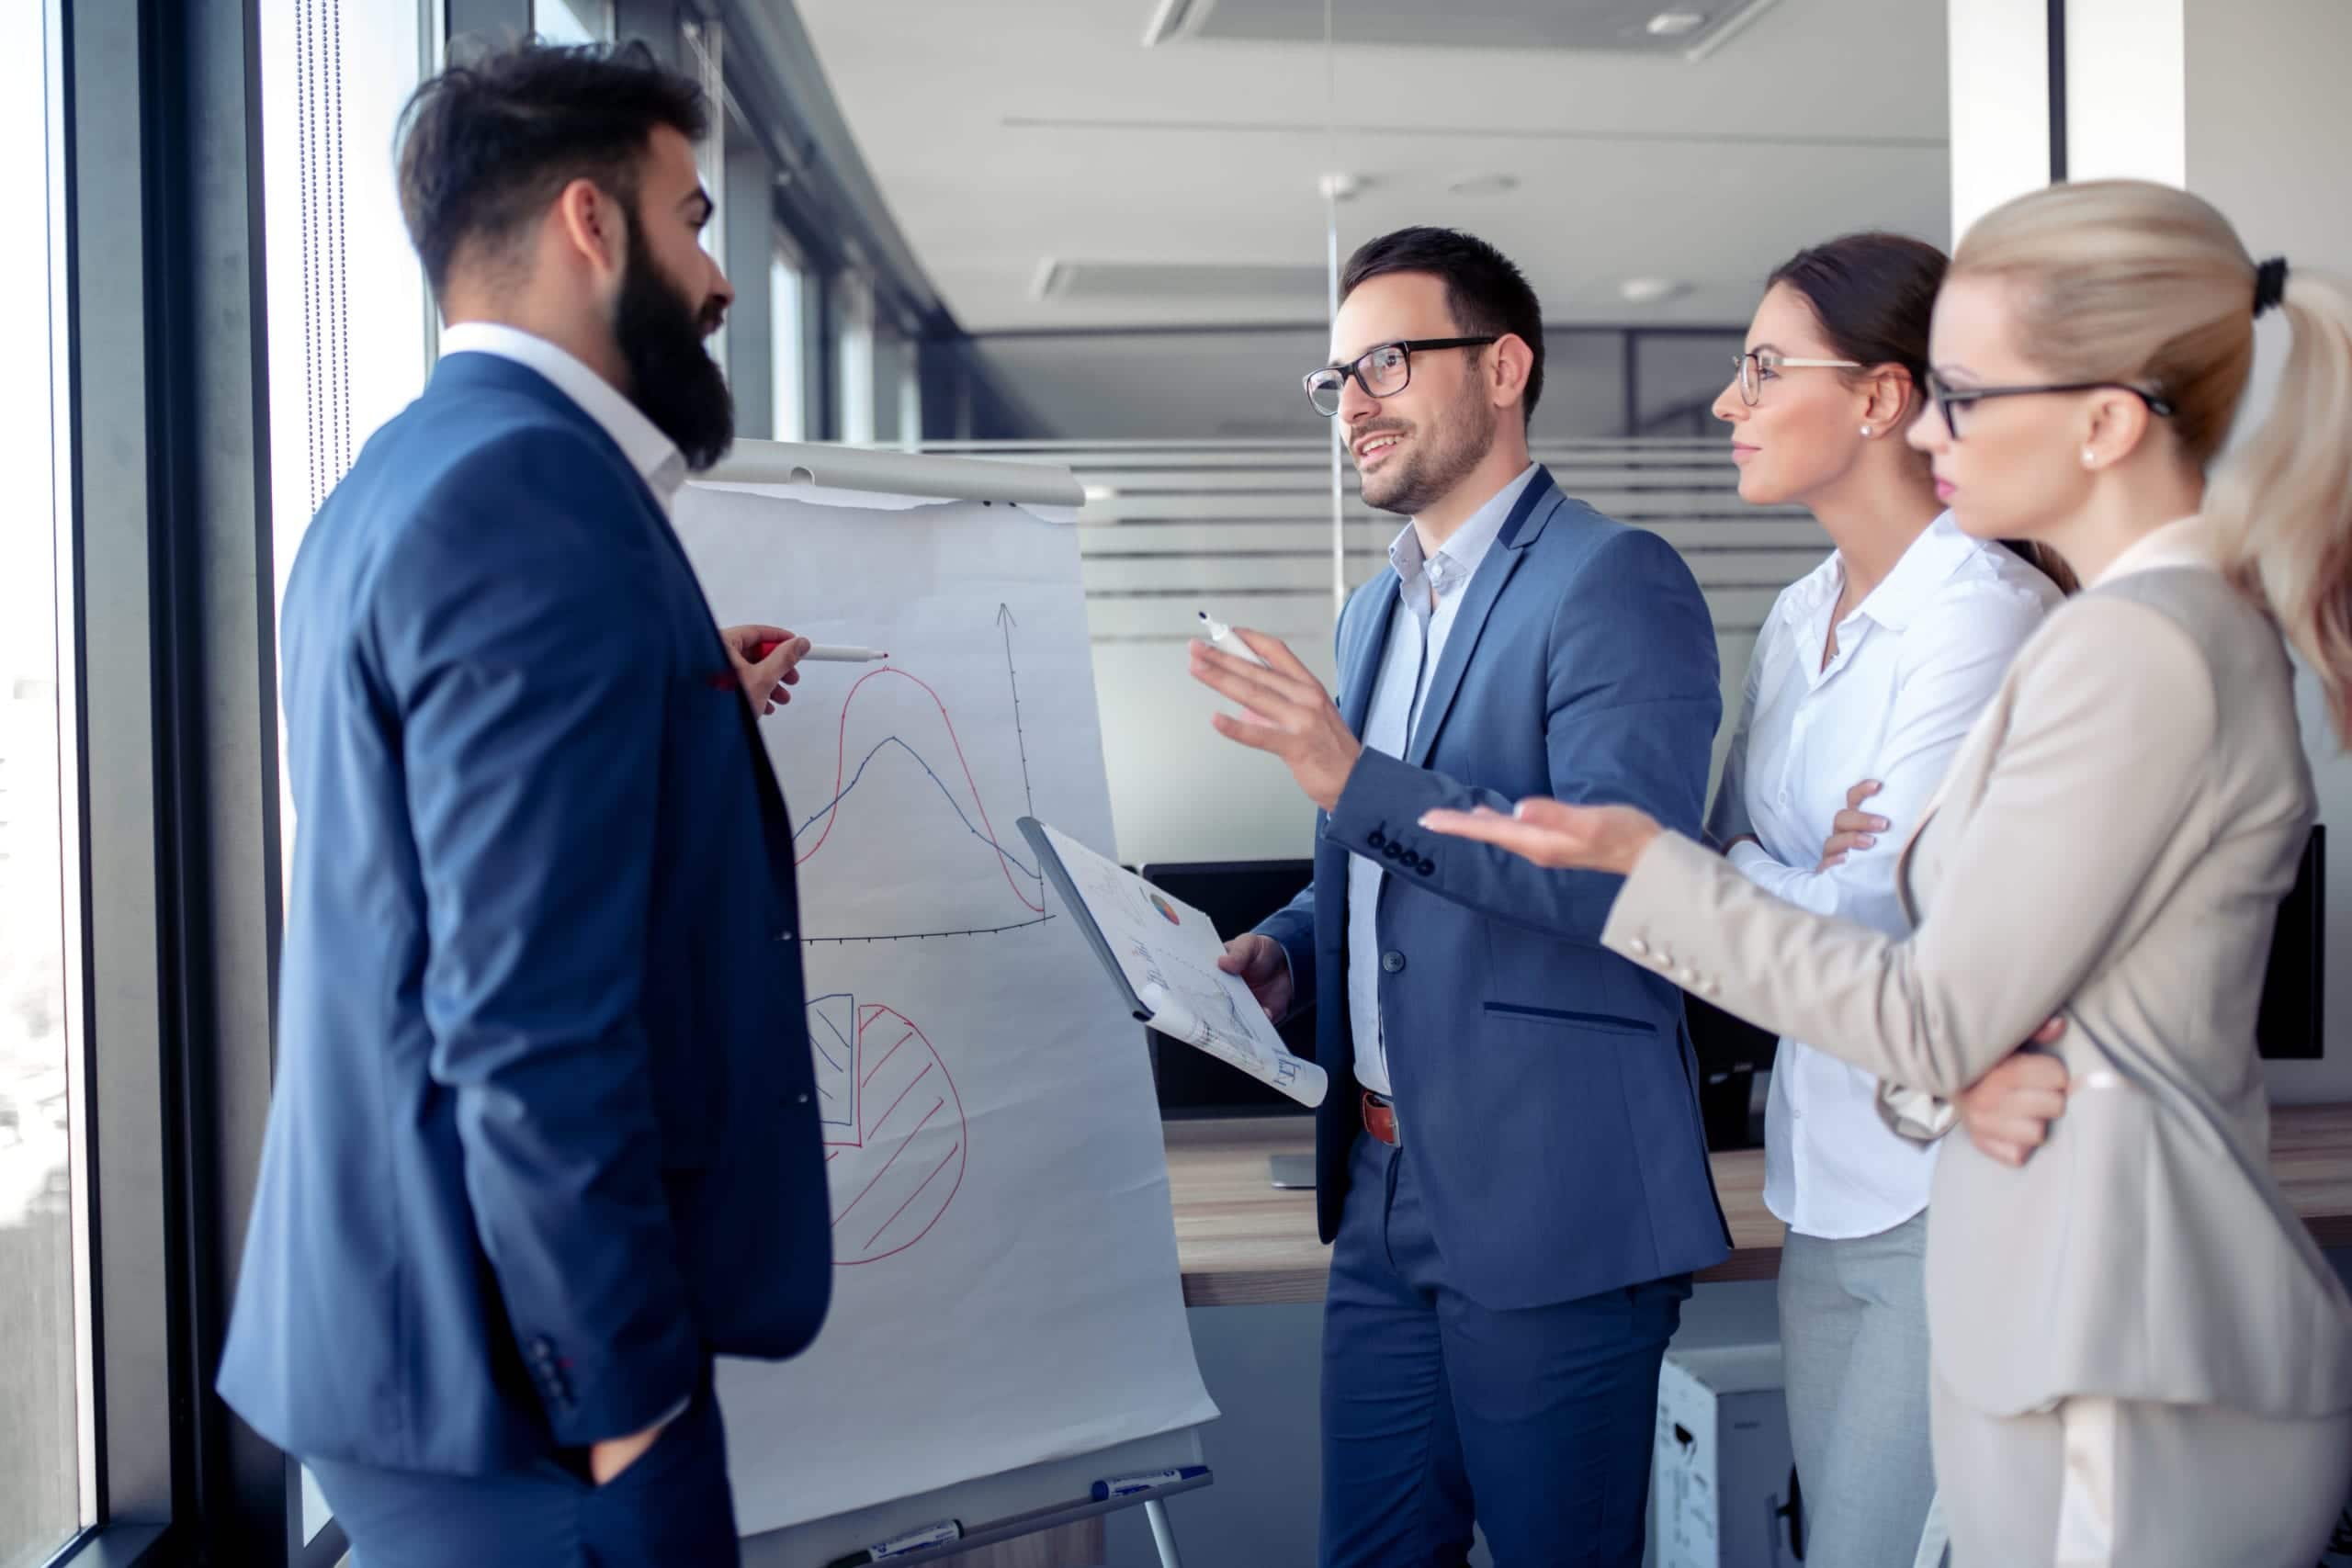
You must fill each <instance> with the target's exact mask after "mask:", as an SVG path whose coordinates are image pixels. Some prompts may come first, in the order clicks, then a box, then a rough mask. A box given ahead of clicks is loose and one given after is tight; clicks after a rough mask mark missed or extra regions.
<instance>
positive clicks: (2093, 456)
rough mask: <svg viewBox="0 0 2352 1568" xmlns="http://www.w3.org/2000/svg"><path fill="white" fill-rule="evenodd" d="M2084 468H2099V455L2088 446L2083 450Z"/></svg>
mask: <svg viewBox="0 0 2352 1568" xmlns="http://www.w3.org/2000/svg"><path fill="white" fill-rule="evenodd" d="M2083 467H2085V468H2098V452H2097V451H2096V450H2095V449H2093V448H2091V447H2088V446H2086V447H2084V448H2083Z"/></svg>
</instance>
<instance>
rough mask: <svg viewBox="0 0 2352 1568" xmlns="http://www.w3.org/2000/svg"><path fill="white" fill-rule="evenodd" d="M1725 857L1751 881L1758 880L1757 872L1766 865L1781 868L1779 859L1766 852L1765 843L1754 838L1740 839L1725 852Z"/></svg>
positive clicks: (1734, 868)
mask: <svg viewBox="0 0 2352 1568" xmlns="http://www.w3.org/2000/svg"><path fill="white" fill-rule="evenodd" d="M1724 859H1725V860H1727V861H1729V862H1731V863H1732V869H1733V870H1735V871H1736V872H1738V873H1739V874H1740V875H1742V876H1744V877H1746V878H1747V880H1748V881H1750V882H1754V881H1755V880H1757V873H1758V871H1760V870H1762V869H1764V868H1765V867H1768V866H1769V867H1772V868H1774V869H1779V868H1780V865H1781V863H1780V862H1779V861H1776V860H1774V859H1773V858H1772V857H1771V856H1770V855H1769V854H1766V853H1765V852H1764V846H1763V845H1761V844H1759V843H1758V842H1757V841H1756V840H1753V839H1742V840H1739V842H1737V843H1736V844H1734V845H1732V847H1731V848H1730V849H1729V850H1727V851H1725V852H1724Z"/></svg>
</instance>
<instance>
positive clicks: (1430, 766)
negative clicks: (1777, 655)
mask: <svg viewBox="0 0 2352 1568" xmlns="http://www.w3.org/2000/svg"><path fill="white" fill-rule="evenodd" d="M1464 594H1465V595H1466V597H1465V598H1464V601H1463V603H1462V605H1461V608H1460V609H1459V610H1458V611H1457V612H1456V618H1455V621H1454V626H1453V634H1452V636H1451V637H1449V638H1448V639H1447V641H1446V645H1445V653H1444V657H1443V658H1442V660H1440V661H1439V663H1438V666H1437V669H1436V671H1434V673H1433V674H1432V675H1431V676H1430V682H1429V694H1428V697H1427V700H1426V702H1425V705H1424V706H1423V710H1422V713H1421V718H1420V725H1419V729H1418V730H1417V731H1416V732H1415V734H1414V735H1413V737H1412V739H1411V741H1410V743H1409V746H1408V752H1407V755H1406V756H1405V757H1404V758H1402V759H1398V758H1395V757H1389V756H1385V755H1383V754H1381V753H1379V752H1375V751H1366V752H1365V753H1364V754H1363V760H1362V761H1359V762H1358V763H1357V765H1356V768H1355V772H1354V773H1352V774H1351V776H1350V778H1349V780H1348V784H1347V788H1346V789H1345V791H1343V792H1342V793H1341V795H1340V799H1339V801H1338V803H1337V805H1336V807H1334V808H1333V810H1332V811H1331V812H1330V813H1329V814H1328V815H1326V816H1322V817H1318V818H1317V835H1316V846H1315V883H1314V886H1312V887H1310V888H1308V889H1307V891H1306V892H1305V893H1303V894H1301V895H1300V896H1299V897H1297V898H1296V899H1295V900H1294V901H1293V902H1292V903H1291V904H1290V906H1289V907H1288V908H1284V909H1283V910H1282V911H1280V912H1279V913H1277V914H1276V915H1275V916H1273V917H1272V919H1269V920H1267V921H1266V922H1265V923H1264V924H1263V925H1261V927H1260V928H1259V929H1260V930H1261V931H1263V932H1265V933H1266V934H1267V935H1269V936H1271V937H1272V938H1274V940H1276V941H1277V942H1281V943H1282V945H1283V950H1284V951H1285V952H1286V953H1288V954H1289V955H1290V964H1291V974H1292V977H1293V979H1294V982H1295V985H1296V986H1297V987H1298V994H1299V995H1300V996H1302V997H1307V998H1313V1003H1314V1006H1315V1007H1316V1010H1317V1024H1316V1036H1315V1037H1316V1056H1317V1060H1318V1061H1319V1062H1320V1063H1321V1064H1322V1066H1323V1067H1324V1068H1325V1070H1326V1071H1328V1072H1329V1074H1330V1076H1331V1092H1330V1094H1329V1097H1328V1098H1327V1099H1326V1100H1324V1102H1323V1106H1322V1108H1321V1110H1320V1111H1319V1112H1318V1113H1317V1120H1316V1134H1317V1135H1316V1153H1317V1161H1316V1164H1317V1170H1316V1177H1317V1202H1318V1205H1319V1208H1320V1218H1321V1224H1322V1231H1323V1238H1324V1239H1325V1240H1326V1241H1329V1239H1331V1237H1332V1236H1333V1235H1335V1234H1337V1231H1338V1228H1339V1221H1340V1208H1341V1205H1342V1204H1343V1203H1344V1202H1345V1201H1346V1198H1347V1186H1348V1150H1349V1147H1350V1146H1351V1145H1352V1144H1353V1142H1354V1141H1355V1136H1356V1134H1357V1132H1358V1130H1359V1129H1360V1128H1361V1126H1362V1124H1363V1102H1362V1098H1361V1091H1360V1089H1359V1088H1358V1086H1357V1083H1356V1079H1355V1074H1354V1070H1353V1069H1354V1061H1355V1039H1354V1034H1353V1031H1352V1026H1351V1020H1350V1017H1349V1010H1348V994H1347V964H1348V958H1349V954H1348V952H1347V934H1348V932H1347V927H1348V856H1349V853H1350V852H1351V851H1353V852H1359V853H1363V854H1366V855H1374V856H1379V857H1382V859H1383V860H1384V861H1385V869H1386V872H1387V874H1386V876H1385V879H1384V880H1383V883H1382V886H1381V892H1380V900H1379V905H1378V928H1379V934H1380V950H1381V956H1380V967H1381V975H1380V1006H1381V1016H1382V1018H1383V1020H1384V1021H1385V1027H1386V1038H1387V1043H1388V1067H1389V1075H1390V1079H1391V1087H1392V1089H1394V1090H1395V1100H1396V1102H1397V1117H1398V1120H1399V1122H1400V1126H1401V1132H1402V1135H1403V1140H1404V1145H1405V1148H1406V1149H1407V1150H1408V1158H1411V1159H1413V1160H1414V1161H1415V1162H1416V1169H1417V1170H1418V1172H1419V1181H1420V1183H1421V1188H1422V1191H1423V1193H1424V1195H1425V1201H1426V1202H1427V1204H1428V1209H1429V1219H1430V1229H1431V1231H1432V1233H1433V1234H1434V1235H1435V1237H1436V1240H1437V1246H1438V1250H1439V1252H1440V1253H1441V1254H1442V1256H1443V1257H1444V1258H1445V1265H1446V1273H1447V1276H1448V1279H1449V1280H1450V1282H1451V1283H1453V1285H1454V1286H1455V1287H1457V1288H1458V1289H1460V1290H1461V1291H1463V1292H1464V1293H1465V1294H1467V1295H1468V1296H1470V1298H1471V1299H1472V1300H1474V1301H1476V1302H1478V1303H1482V1304H1484V1305H1487V1306H1490V1307H1496V1308H1513V1307H1522V1306H1534V1305H1540V1304H1544V1303H1554V1302H1563V1301H1571V1300H1574V1299H1576V1298H1577V1297H1580V1296H1587V1295H1590V1294H1592V1293H1594V1292H1599V1291H1603V1290H1608V1289H1611V1288H1612V1287H1617V1286H1623V1285H1630V1284H1636V1283H1639V1282H1641V1281H1643V1280H1656V1279H1659V1278H1661V1277H1664V1276H1666V1275H1670V1274H1679V1273H1682V1272H1684V1271H1686V1270H1691V1269H1703V1268H1705V1267H1707V1266H1708V1265H1710V1264H1713V1263H1715V1262H1718V1261H1720V1260H1721V1259H1722V1258H1724V1256H1725V1254H1726V1253H1727V1252H1728V1251H1729V1250H1730V1238H1729V1234H1728V1232H1727V1231H1726V1230H1725V1228H1724V1221H1723V1213H1722V1210H1721V1209H1720V1208H1719V1207H1718V1206H1717V1204H1716V1201H1715V1193H1714V1181H1713V1174H1712V1172H1711V1171H1710V1169H1709V1168H1708V1164H1707V1150H1706V1139H1705V1136H1704V1134H1703V1133H1702V1130H1701V1125H1700V1120H1699V1102H1698V1087H1697V1086H1698V1066H1697V1062H1696V1060H1695V1058H1694V1056H1693V1055H1692V1053H1691V1045H1690V1041H1689V1035H1688V1033H1687V1032H1686V1031H1685V1029H1684V1027H1683V1021H1682V994H1681V992H1679V991H1678V990H1677V989H1675V987H1673V986H1672V985H1670V984H1668V982H1667V981H1665V980H1663V979H1661V978H1660V977H1659V976H1657V975H1654V974H1651V973H1649V972H1648V971H1646V970H1644V969H1642V968H1639V967H1637V966H1635V965H1634V964H1630V963H1627V962H1626V961H1625V960H1623V959H1622V958H1619V957H1617V956H1616V955H1615V954H1613V953H1609V952H1607V951H1605V950H1603V949H1602V948H1601V947H1600V929H1601V926H1602V925H1603V923H1604V922H1605V921H1606V920H1607V919H1608V914H1609V906H1610V903H1611V900H1612V899H1613V898H1615V897H1616V894H1617V889H1618V886H1620V881H1621V879H1620V878H1617V877H1613V876H1602V875H1599V874H1592V873H1587V872H1558V871H1546V870H1544V869H1542V868H1541V867H1538V866H1534V865H1531V864H1529V863H1526V862H1525V861H1522V860H1519V859H1517V858H1516V857H1514V856H1510V855H1507V854H1504V853H1503V852H1500V851H1498V850H1495V849H1492V848H1489V847H1487V846H1486V845H1483V844H1475V843H1470V842H1467V841H1465V840H1460V839H1445V838H1440V837H1438V836H1437V835H1435V834H1433V833H1428V832H1425V831H1423V830H1422V829H1420V828H1419V826H1418V823H1419V819H1420V817H1421V814H1422V813H1423V812H1425V811H1428V810H1430V809H1431V808H1433V807H1464V808H1466V807H1471V806H1474V805H1477V804H1481V803H1483V804H1486V805H1488V806H1494V807H1502V808H1505V809H1508V807H1509V806H1510V803H1511V802H1513V801H1515V800H1517V799H1519V798H1521V796H1524V795H1553V796H1555V797H1557V798H1558V799H1561V800H1566V801H1571V802H1577V803H1588V804H1603V803H1624V804H1631V805H1634V806H1638V807H1642V808H1643V809H1644V810H1645V811H1647V812H1649V813H1650V814H1651V815H1652V816H1654V817H1656V818H1657V819H1658V820H1659V821H1660V822H1662V823H1664V824H1665V825H1666V826H1668V827H1669V828H1673V829H1679V830H1681V831H1682V832H1685V833H1689V834H1691V835H1693V836H1696V834H1697V833H1698V831H1699V823H1700V817H1701V814H1702V809H1703V806H1704V795H1705V793H1706V787H1707V764H1708V756H1709V752H1710V750H1711V747H1712V744H1713V738H1714V732H1715V722H1716V720H1717V718H1718V717H1720V716H1721V713H1722V708H1723V698H1722V694H1721V690H1720V687H1719V685H1718V682H1717V673H1716V661H1715V637H1714V628H1713V622H1712V620H1711V618H1710V616H1709V615H1708V613H1707V606H1706V603H1705V601H1704V600H1703V599H1702V597H1701V596H1700V593H1699V586H1698V584H1697V582H1695V581H1693V580H1692V579H1691V572H1690V569H1689V568H1688V567H1686V566H1685V565H1684V564H1683V562H1682V558H1681V557H1679V555H1677V554H1676V553H1675V552H1674V549H1673V547H1671V546H1669V545H1668V544H1667V543H1666V541H1665V540H1663V539H1661V538H1659V537H1657V536H1656V535H1654V534H1649V533H1645V532H1644V531H1642V530H1639V529H1634V528H1628V527H1626V526H1624V525H1622V524H1618V523H1612V522H1611V521H1610V520H1609V519H1607V518H1605V517H1602V516H1601V515H1600V514H1599V513H1596V512H1594V511H1593V510H1592V509H1591V508H1590V507H1588V506H1586V505H1585V504H1584V503H1583V502H1577V501H1570V500H1568V499H1567V498H1566V497H1565V496H1563V495H1562V494H1561V493H1560V491H1559V488H1558V487H1557V486H1556V485H1555V483H1554V482H1553V480H1552V477H1551V475H1550V474H1549V473H1544V472H1538V473H1537V474H1536V475H1535V476H1534V478H1533V479H1531V480H1529V482H1528V484H1527V487H1526V489H1525V490H1524V491H1522V492H1521V496H1520V499H1519V502H1518V504H1517V505H1516V506H1514V507H1513V508H1512V511H1511V513H1510V517H1509V518H1508V519H1507V520H1506V521H1505V523H1504V524H1503V527H1502V530H1501V532H1500V533H1499V534H1498V536H1496V540H1495V544H1494V547H1492V548H1491V549H1490V550H1488V551H1487V558H1486V559H1485V560H1484V561H1483V562H1481V563H1480V565H1479V568H1478V570H1477V572H1476V575H1475V576H1473V577H1472V578H1471V580H1470V583H1469V586H1468V587H1467V588H1465V589H1464ZM1395 604H1397V574H1396V572H1395V571H1394V570H1383V571H1382V572H1381V573H1380V575H1379V576H1377V577H1375V578H1374V580H1373V581H1370V582H1367V583H1365V584H1364V585H1363V587H1362V588H1360V589H1358V590H1357V591H1356V592H1355V594H1354V596H1353V597H1351V599H1350V600H1349V602H1348V606H1347V609H1346V610H1345V612H1344V613H1342V615H1340V632H1339V669H1340V692H1341V694H1340V707H1341V710H1342V712H1343V713H1344V714H1345V715H1346V716H1347V721H1348V727H1349V728H1351V729H1352V730H1354V731H1355V732H1356V733H1357V734H1358V735H1361V734H1363V726H1364V716H1365V713H1366V710H1367V709H1368V708H1369V707H1370V706H1371V703H1372V693H1373V687H1374V684H1375V682H1376V680H1377V677H1378V675H1379V671H1380V662H1381V656H1382V654H1383V652H1384V651H1385V649H1386V647H1387V641H1388V626H1389V620H1390V612H1391V609H1392V607H1393V606H1394V605H1395Z"/></svg>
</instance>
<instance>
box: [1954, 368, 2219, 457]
mask: <svg viewBox="0 0 2352 1568" xmlns="http://www.w3.org/2000/svg"><path fill="white" fill-rule="evenodd" d="M2045 392H2129V393H2131V395H2132V396H2133V397H2135V398H2137V399H2139V400H2141V401H2142V402H2143V403H2145V404H2147V405H2148V412H2150V413H2152V414H2155V415H2157V416H2158V417H2160V418H2166V419H2168V418H2170V417H2171V416H2172V412H2173V408H2172V400H2170V399H2168V398H2166V397H2165V395H2164V394H2163V393H2161V392H2152V391H2150V390H2148V389H2147V388H2145V387H2135V386H2133V385H2132V384H2131V382H2129V381H2056V382H2052V383H2051V384H2050V385H2049V386H2046V387H1955V386H1952V385H1951V384H1950V383H1949V382H1947V381H1945V380H1944V379H1943V378H1941V377H1940V376H1938V375H1937V374H1935V372H1933V371H1929V372H1928V397H1929V398H1931V399H1933V400H1934V401H1935V405H1936V412H1939V413H1940V414H1942V415H1943V416H1944V429H1945V430H1946V431H1947V432H1948V433H1949V434H1951V438H1952V439H1953V440H1954V441H1957V440H1959V439H1960V411H1961V410H1962V409H1963V408H1965V407H1967V406H1968V405H1969V404H1971V403H1981V402H1983V401H1985V400H1986V399H1987V398H2030V397H2039V396H2041V394H2042V393H2045Z"/></svg>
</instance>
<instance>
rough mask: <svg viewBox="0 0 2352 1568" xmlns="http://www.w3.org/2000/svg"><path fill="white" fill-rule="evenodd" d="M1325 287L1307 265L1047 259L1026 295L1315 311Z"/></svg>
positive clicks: (1319, 273) (1058, 300)
mask: <svg viewBox="0 0 2352 1568" xmlns="http://www.w3.org/2000/svg"><path fill="white" fill-rule="evenodd" d="M1325 294H1326V287H1325V283H1324V275H1323V269H1322V268H1321V267H1319V266H1316V265H1311V264H1301V265H1291V264H1288V263H1278V264H1270V265H1250V264H1246V263H1241V264H1237V263H1227V262H1203V263H1200V264H1198V265H1186V264H1184V263H1182V262H1080V261H1063V260H1060V259H1058V258H1055V257H1047V258H1046V261H1045V262H1044V264H1043V265H1040V266H1039V267H1038V268H1037V276H1036V280H1035V282H1034V283H1032V284H1031V285H1030V286H1029V297H1030V298H1031V299H1035V300H1038V301H1040V302H1041V303H1044V302H1050V303H1054V304H1073V305H1080V304H1093V303H1097V302H1100V303H1104V304H1112V303H1116V304H1126V303H1130V302H1133V301H1136V300H1139V299H1148V300H1154V301H1158V302H1159V303H1163V304H1164V303H1169V302H1171V301H1195V300H1228V301H1233V302H1238V303H1241V304H1266V303H1275V304H1291V305H1306V306H1316V307H1319V306H1320V305H1321V304H1322V303H1323V300H1324V298H1325Z"/></svg>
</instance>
